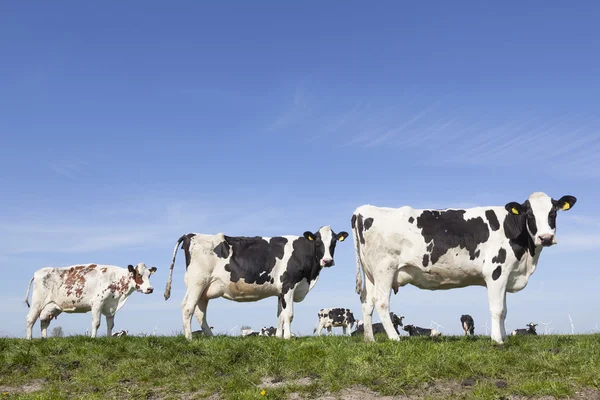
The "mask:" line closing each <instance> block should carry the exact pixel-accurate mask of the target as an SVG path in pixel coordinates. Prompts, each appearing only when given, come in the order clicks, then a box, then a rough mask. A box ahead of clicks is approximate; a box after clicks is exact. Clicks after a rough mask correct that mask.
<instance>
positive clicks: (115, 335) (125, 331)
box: [112, 329, 129, 337]
mask: <svg viewBox="0 0 600 400" xmlns="http://www.w3.org/2000/svg"><path fill="white" fill-rule="evenodd" d="M128 334H129V331H128V330H126V329H125V330H121V331H119V332H115V333H113V334H112V336H113V337H122V336H127V335H128Z"/></svg>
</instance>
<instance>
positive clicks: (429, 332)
mask: <svg viewBox="0 0 600 400" xmlns="http://www.w3.org/2000/svg"><path fill="white" fill-rule="evenodd" d="M402 329H404V330H405V331H406V332H408V335H409V336H432V337H436V336H440V335H441V333H440V332H439V331H437V330H435V329H429V328H420V327H418V326H414V325H405V326H404V328H402Z"/></svg>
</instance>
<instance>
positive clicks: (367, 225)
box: [364, 218, 373, 231]
mask: <svg viewBox="0 0 600 400" xmlns="http://www.w3.org/2000/svg"><path fill="white" fill-rule="evenodd" d="M364 226H365V231H368V230H369V229H370V228H371V226H373V218H367V219H365V222H364Z"/></svg>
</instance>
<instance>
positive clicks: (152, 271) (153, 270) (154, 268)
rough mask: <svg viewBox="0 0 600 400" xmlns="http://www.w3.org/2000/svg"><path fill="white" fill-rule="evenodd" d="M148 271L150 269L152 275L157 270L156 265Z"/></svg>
mask: <svg viewBox="0 0 600 400" xmlns="http://www.w3.org/2000/svg"><path fill="white" fill-rule="evenodd" d="M148 271H150V275H152V274H153V273H155V272H156V267H152V268H150V269H148Z"/></svg>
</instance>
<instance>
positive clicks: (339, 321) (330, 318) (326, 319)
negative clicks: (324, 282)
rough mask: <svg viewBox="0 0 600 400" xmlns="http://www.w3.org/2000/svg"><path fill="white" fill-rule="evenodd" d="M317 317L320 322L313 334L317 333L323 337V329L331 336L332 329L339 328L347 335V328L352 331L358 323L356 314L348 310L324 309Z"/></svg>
mask: <svg viewBox="0 0 600 400" xmlns="http://www.w3.org/2000/svg"><path fill="white" fill-rule="evenodd" d="M317 315H318V317H319V321H318V322H317V326H316V327H315V329H314V330H313V334H314V333H317V335H318V336H321V331H322V330H323V328H325V329H327V332H329V334H331V333H332V332H331V328H336V327H339V326H341V327H342V330H343V332H344V335H345V334H346V328H349V329H352V327H353V326H354V322H356V320H355V319H354V314H352V311H350V310H349V309H347V308H322V309H321V310H319V313H318V314H317Z"/></svg>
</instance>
